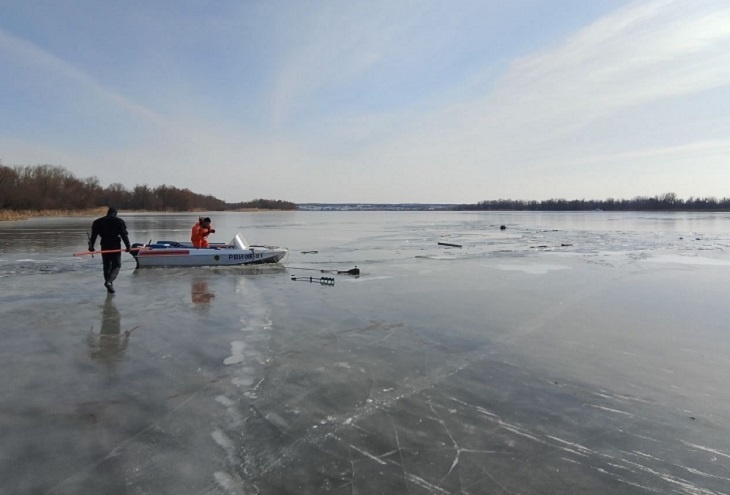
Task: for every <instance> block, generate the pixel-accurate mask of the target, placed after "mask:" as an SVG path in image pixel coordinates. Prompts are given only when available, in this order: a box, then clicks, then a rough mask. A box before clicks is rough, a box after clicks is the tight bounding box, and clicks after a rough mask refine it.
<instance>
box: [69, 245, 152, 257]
mask: <svg viewBox="0 0 730 495" xmlns="http://www.w3.org/2000/svg"><path fill="white" fill-rule="evenodd" d="M144 249H147V248H146V247H141V248H130V249H129V251H130V252H131V251H142V250H144ZM126 252H127V250H126V249H102V250H101V251H81V252H80V253H74V256H85V255H88V254H90V255H92V256H93V255H95V254H110V253H126Z"/></svg>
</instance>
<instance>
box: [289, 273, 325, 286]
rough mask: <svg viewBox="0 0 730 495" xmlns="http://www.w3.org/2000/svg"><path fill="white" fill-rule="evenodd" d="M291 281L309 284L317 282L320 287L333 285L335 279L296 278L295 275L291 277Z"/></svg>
mask: <svg viewBox="0 0 730 495" xmlns="http://www.w3.org/2000/svg"><path fill="white" fill-rule="evenodd" d="M291 279H292V280H293V281H294V282H309V283H310V284H311V283H312V282H319V284H320V285H335V279H334V277H319V278H315V277H297V276H296V275H292V276H291Z"/></svg>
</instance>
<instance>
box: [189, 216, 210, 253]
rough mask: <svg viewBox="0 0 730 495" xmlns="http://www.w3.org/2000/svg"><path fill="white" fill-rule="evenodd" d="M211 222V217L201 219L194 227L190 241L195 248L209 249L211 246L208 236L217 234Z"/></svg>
mask: <svg viewBox="0 0 730 495" xmlns="http://www.w3.org/2000/svg"><path fill="white" fill-rule="evenodd" d="M210 222H211V220H210V217H205V218H203V217H200V218H199V219H198V223H196V224H195V225H193V231H192V234H191V236H190V240H191V241H192V242H193V246H194V247H196V248H207V247H208V246H209V244H208V235H209V234H214V233H215V229H214V228H212V227H211V225H210Z"/></svg>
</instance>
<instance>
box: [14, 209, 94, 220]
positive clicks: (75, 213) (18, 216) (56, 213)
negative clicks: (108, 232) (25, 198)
mask: <svg viewBox="0 0 730 495" xmlns="http://www.w3.org/2000/svg"><path fill="white" fill-rule="evenodd" d="M106 210H107V208H106V207H105V206H102V207H99V208H87V209H84V210H0V222H17V221H20V220H28V219H29V218H38V217H87V216H95V215H104V214H105V213H106Z"/></svg>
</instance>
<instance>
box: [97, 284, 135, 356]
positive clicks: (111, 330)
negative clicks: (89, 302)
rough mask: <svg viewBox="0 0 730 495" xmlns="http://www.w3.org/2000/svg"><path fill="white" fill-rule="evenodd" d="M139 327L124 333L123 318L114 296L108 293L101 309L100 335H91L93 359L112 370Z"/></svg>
mask: <svg viewBox="0 0 730 495" xmlns="http://www.w3.org/2000/svg"><path fill="white" fill-rule="evenodd" d="M136 329H137V327H135V328H132V329H131V330H127V331H125V332H124V333H122V331H121V330H122V318H121V316H120V314H119V310H117V308H116V306H115V305H114V296H113V295H112V294H107V297H106V301H104V307H103V309H102V311H101V330H100V331H99V335H98V336H96V335H94V333H93V329H92V333H91V334H90V335H89V351H90V354H91V359H93V360H94V361H97V362H99V363H102V364H105V365H106V366H107V368H108V369H110V370H112V369H114V368H115V366H116V364H117V363H118V362H119V361H120V360H121V358H122V356H123V355H124V351H125V350H126V349H127V343H128V342H129V336H130V335H131V334H132V332H133V331H134V330H136Z"/></svg>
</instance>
